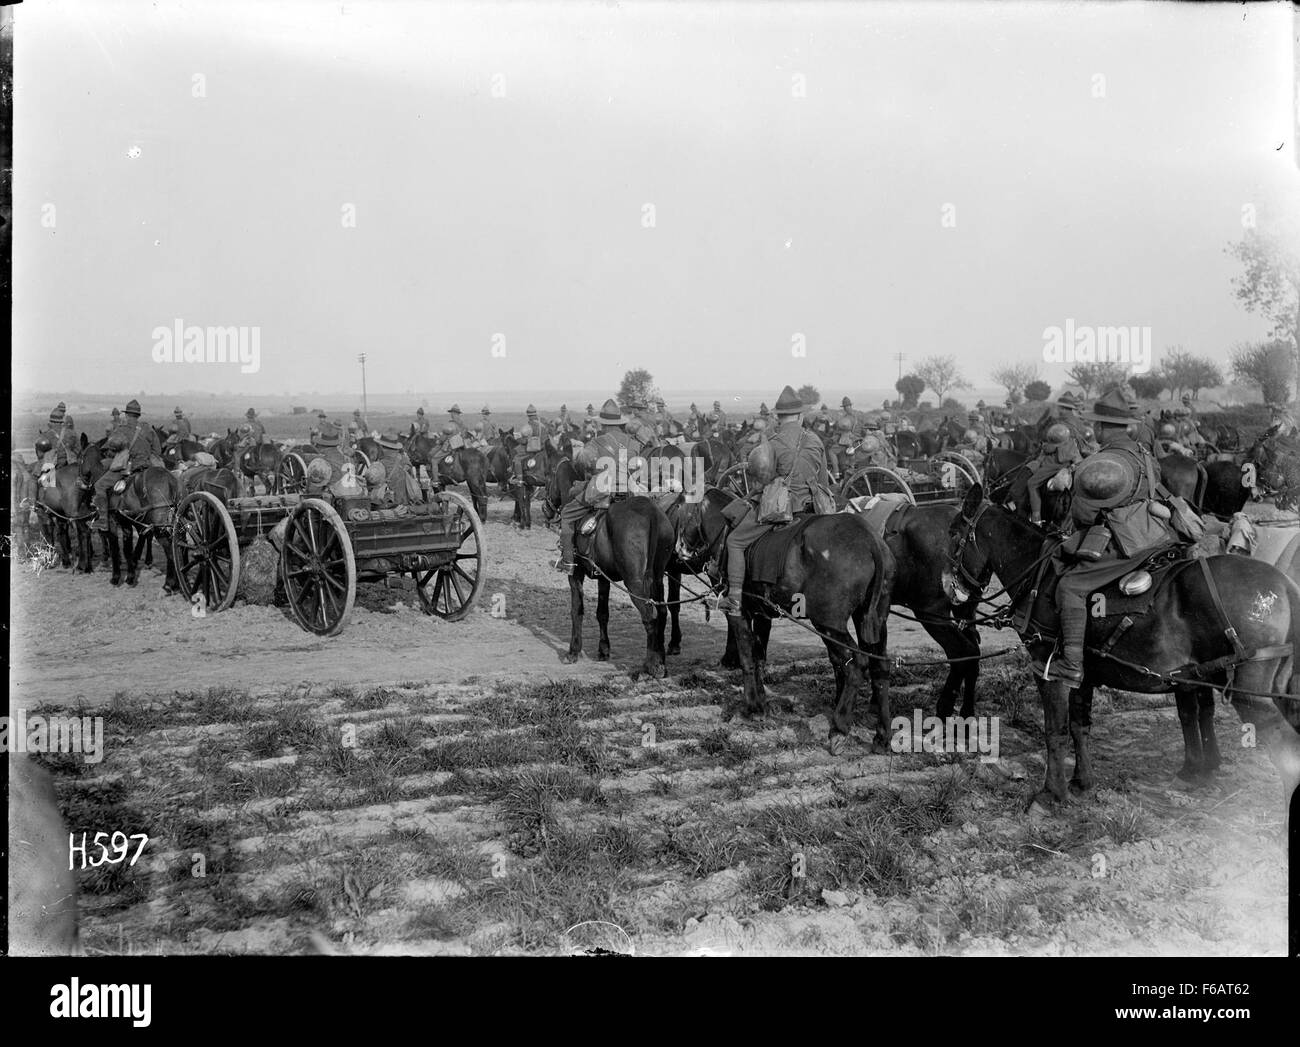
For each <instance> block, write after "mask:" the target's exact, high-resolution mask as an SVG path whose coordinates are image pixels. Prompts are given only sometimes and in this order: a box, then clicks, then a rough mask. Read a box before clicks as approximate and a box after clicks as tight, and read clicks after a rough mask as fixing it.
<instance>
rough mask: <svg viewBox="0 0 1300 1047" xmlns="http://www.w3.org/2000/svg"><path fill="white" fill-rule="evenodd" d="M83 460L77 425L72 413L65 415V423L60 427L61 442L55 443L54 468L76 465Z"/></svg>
mask: <svg viewBox="0 0 1300 1047" xmlns="http://www.w3.org/2000/svg"><path fill="white" fill-rule="evenodd" d="M80 461H81V442H80V441H79V440H78V439H77V425H76V423H75V422H74V421H73V420H72V415H70V414H65V415H64V416H63V425H62V426H61V427H60V429H59V442H58V443H57V444H55V445H54V468H56V469H58V468H60V467H61V466H64V465H76V464H77V463H78V462H80Z"/></svg>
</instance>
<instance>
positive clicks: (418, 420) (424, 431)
mask: <svg viewBox="0 0 1300 1047" xmlns="http://www.w3.org/2000/svg"><path fill="white" fill-rule="evenodd" d="M412 428H413V429H414V435H416V436H428V435H429V419H427V418H425V417H424V408H423V407H417V408H416V409H415V424H414V425H413V426H412Z"/></svg>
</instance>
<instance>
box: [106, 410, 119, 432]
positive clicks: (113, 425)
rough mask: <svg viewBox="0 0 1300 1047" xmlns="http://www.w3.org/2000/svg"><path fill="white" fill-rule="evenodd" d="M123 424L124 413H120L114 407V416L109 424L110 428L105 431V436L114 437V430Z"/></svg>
mask: <svg viewBox="0 0 1300 1047" xmlns="http://www.w3.org/2000/svg"><path fill="white" fill-rule="evenodd" d="M121 424H122V412H121V411H119V410H118V409H117V408H116V407H114V408H113V414H112V416H111V419H110V421H109V423H108V428H107V429H105V430H104V435H105V436H112V435H113V430H114V429H116V428H117V427H118V426H119V425H121Z"/></svg>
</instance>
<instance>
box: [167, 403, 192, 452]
mask: <svg viewBox="0 0 1300 1047" xmlns="http://www.w3.org/2000/svg"><path fill="white" fill-rule="evenodd" d="M193 439H194V430H193V428H192V427H191V426H190V420H189V419H188V418H186V417H185V412H184V411H182V410H181V409H180V408H179V407H177V408H175V409H173V411H172V421H171V424H170V425H168V426H167V443H168V445H171V444H178V443H181V442H182V441H185V440H193Z"/></svg>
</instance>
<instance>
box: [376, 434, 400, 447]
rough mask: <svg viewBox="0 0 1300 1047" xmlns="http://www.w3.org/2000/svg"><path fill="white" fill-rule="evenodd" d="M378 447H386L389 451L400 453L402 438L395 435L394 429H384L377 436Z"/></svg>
mask: <svg viewBox="0 0 1300 1047" xmlns="http://www.w3.org/2000/svg"><path fill="white" fill-rule="evenodd" d="M379 446H380V447H387V448H388V449H389V450H390V451H400V450H401V449H402V438H401V437H400V436H398V435H397V430H396V429H385V430H384V431H383V432H382V433H380V434H379Z"/></svg>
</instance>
